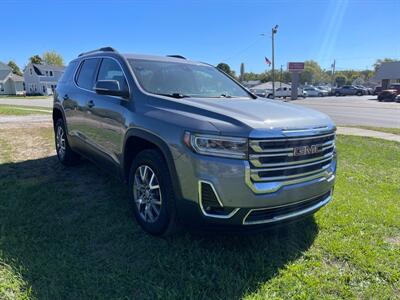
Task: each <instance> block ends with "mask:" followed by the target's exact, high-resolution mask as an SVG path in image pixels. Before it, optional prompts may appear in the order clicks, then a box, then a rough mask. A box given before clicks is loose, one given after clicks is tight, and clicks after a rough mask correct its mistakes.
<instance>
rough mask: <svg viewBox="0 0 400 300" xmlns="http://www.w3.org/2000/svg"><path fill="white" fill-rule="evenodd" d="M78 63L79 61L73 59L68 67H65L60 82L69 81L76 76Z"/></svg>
mask: <svg viewBox="0 0 400 300" xmlns="http://www.w3.org/2000/svg"><path fill="white" fill-rule="evenodd" d="M77 65H78V62H77V61H72V62H70V63H69V65H68V67H67V68H66V69H65V72H64V74H63V75H62V76H61V78H60V82H68V81H70V80H71V79H72V76H74V73H75V70H76V66H77Z"/></svg>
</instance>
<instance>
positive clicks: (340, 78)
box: [335, 75, 347, 86]
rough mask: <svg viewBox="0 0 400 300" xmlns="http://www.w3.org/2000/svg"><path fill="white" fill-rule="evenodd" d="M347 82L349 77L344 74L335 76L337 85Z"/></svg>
mask: <svg viewBox="0 0 400 300" xmlns="http://www.w3.org/2000/svg"><path fill="white" fill-rule="evenodd" d="M346 82H347V77H346V76H344V75H337V76H336V77H335V83H336V85H337V86H343V85H345V84H346Z"/></svg>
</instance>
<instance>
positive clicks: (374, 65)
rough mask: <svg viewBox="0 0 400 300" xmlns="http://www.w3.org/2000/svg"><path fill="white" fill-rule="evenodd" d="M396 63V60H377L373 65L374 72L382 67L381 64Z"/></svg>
mask: <svg viewBox="0 0 400 300" xmlns="http://www.w3.org/2000/svg"><path fill="white" fill-rule="evenodd" d="M394 61H397V59H394V58H387V57H386V58H383V59H377V60H376V62H375V63H374V64H373V67H374V70H375V72H376V71H378V69H379V67H380V66H381V65H382V63H385V62H394Z"/></svg>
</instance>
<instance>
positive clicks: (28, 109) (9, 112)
mask: <svg viewBox="0 0 400 300" xmlns="http://www.w3.org/2000/svg"><path fill="white" fill-rule="evenodd" d="M51 112H52V111H51V109H49V108H46V107H35V106H12V105H2V104H0V116H27V115H43V114H51Z"/></svg>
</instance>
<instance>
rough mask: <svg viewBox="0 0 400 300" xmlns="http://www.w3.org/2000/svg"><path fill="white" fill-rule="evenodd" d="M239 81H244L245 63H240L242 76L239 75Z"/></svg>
mask: <svg viewBox="0 0 400 300" xmlns="http://www.w3.org/2000/svg"><path fill="white" fill-rule="evenodd" d="M239 81H240V82H243V81H244V63H241V64H240V77H239Z"/></svg>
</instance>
